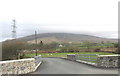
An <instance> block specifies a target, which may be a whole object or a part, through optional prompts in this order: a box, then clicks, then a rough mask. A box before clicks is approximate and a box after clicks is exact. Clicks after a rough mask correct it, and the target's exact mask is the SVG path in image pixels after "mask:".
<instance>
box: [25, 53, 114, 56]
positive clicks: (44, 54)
mask: <svg viewBox="0 0 120 76" xmlns="http://www.w3.org/2000/svg"><path fill="white" fill-rule="evenodd" d="M67 54H98V55H116V54H113V53H105V52H76V53H39V54H38V55H41V56H42V57H66V56H67ZM25 56H26V57H33V56H35V54H26V55H25Z"/></svg>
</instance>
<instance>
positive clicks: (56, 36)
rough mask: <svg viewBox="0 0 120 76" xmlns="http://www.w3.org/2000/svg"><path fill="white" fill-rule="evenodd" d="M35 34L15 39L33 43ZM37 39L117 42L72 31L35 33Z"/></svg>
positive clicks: (48, 41) (44, 40)
mask: <svg viewBox="0 0 120 76" xmlns="http://www.w3.org/2000/svg"><path fill="white" fill-rule="evenodd" d="M34 39H35V36H34V35H30V36H26V37H22V38H18V39H17V40H21V41H26V42H28V43H35V40H34ZM37 41H38V43H39V42H40V41H43V42H44V43H51V42H59V43H63V42H64V43H70V42H72V43H80V42H84V41H89V42H94V43H98V42H102V41H103V42H113V43H114V42H117V41H118V40H117V39H108V38H101V37H96V36H91V35H84V34H72V33H42V34H37Z"/></svg>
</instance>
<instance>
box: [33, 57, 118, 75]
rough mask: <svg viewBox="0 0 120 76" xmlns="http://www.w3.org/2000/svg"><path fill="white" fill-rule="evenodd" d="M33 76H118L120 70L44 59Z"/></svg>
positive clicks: (62, 60)
mask: <svg viewBox="0 0 120 76" xmlns="http://www.w3.org/2000/svg"><path fill="white" fill-rule="evenodd" d="M31 74H118V69H103V68H96V67H94V66H90V65H86V64H82V63H78V62H74V61H69V60H65V59H60V58H43V63H42V64H41V65H40V66H39V68H38V69H37V70H36V71H35V72H34V73H31Z"/></svg>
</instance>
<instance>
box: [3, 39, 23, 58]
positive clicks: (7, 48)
mask: <svg viewBox="0 0 120 76" xmlns="http://www.w3.org/2000/svg"><path fill="white" fill-rule="evenodd" d="M24 46H25V45H24V42H20V41H6V42H3V43H2V58H3V59H2V60H10V59H18V58H23V57H22V56H21V55H20V53H21V52H22V50H23V49H25V47H24ZM22 55H23V56H24V54H22Z"/></svg>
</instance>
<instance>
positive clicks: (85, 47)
mask: <svg viewBox="0 0 120 76" xmlns="http://www.w3.org/2000/svg"><path fill="white" fill-rule="evenodd" d="M119 46H120V43H110V42H107V43H104V42H101V43H92V42H89V41H84V42H81V43H72V42H71V43H57V42H52V43H49V44H44V42H42V41H41V42H40V43H38V44H29V43H26V42H22V41H17V40H13V41H5V42H3V43H2V49H3V54H2V55H3V60H9V59H18V58H24V56H25V55H24V52H23V51H24V50H28V51H29V52H30V51H33V50H36V49H38V50H39V51H38V52H40V51H46V52H47V53H49V54H45V53H41V55H42V56H43V57H64V56H66V54H77V53H89V54H90V53H92V54H93V53H95V54H102V53H103V54H112V53H120V51H119V49H118V48H119ZM112 48H113V50H110V51H108V49H112ZM114 48H115V49H114ZM105 49H107V51H105ZM52 51H55V52H56V53H50V52H52ZM106 52H107V53H106ZM33 53H34V52H33ZM31 56H34V54H27V55H26V57H31Z"/></svg>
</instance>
